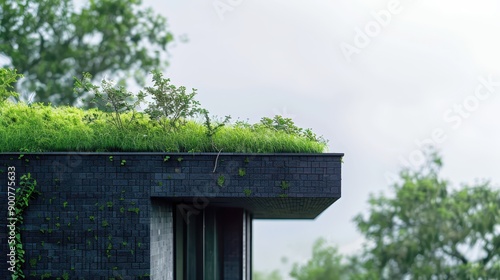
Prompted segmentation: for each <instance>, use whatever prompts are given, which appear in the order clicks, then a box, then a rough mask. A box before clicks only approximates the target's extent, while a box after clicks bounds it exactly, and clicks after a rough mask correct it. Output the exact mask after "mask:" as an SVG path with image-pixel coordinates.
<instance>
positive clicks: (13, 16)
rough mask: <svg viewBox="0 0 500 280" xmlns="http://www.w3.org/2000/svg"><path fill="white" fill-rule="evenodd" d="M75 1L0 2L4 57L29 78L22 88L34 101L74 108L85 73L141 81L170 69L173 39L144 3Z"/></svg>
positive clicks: (131, 0)
mask: <svg viewBox="0 0 500 280" xmlns="http://www.w3.org/2000/svg"><path fill="white" fill-rule="evenodd" d="M75 3H81V2H73V1H72V0H0V55H2V56H5V57H7V58H8V60H10V63H9V64H10V65H7V66H12V67H14V68H16V69H18V71H19V72H20V73H21V74H24V76H25V79H24V81H22V82H21V83H20V84H19V85H18V90H20V91H21V89H23V90H24V92H36V99H35V101H43V102H52V103H53V104H65V105H74V104H75V103H76V101H77V96H75V95H74V94H73V91H72V87H73V77H74V76H80V75H81V74H82V73H83V72H89V73H91V74H92V75H94V77H98V78H99V77H102V76H103V75H111V76H117V77H119V79H121V80H122V81H123V80H125V79H126V78H129V77H132V76H133V77H134V78H135V79H136V81H138V82H140V83H141V82H142V80H143V77H145V76H146V74H147V73H148V72H150V71H152V70H154V69H162V68H164V67H166V62H165V61H163V59H162V57H161V56H162V54H164V53H165V51H166V46H167V44H168V43H169V42H171V41H172V40H173V36H172V34H171V33H170V32H169V31H168V29H167V25H166V19H165V18H164V17H162V16H160V15H157V14H155V13H154V11H153V10H152V9H150V8H143V7H141V4H142V0H99V1H96V0H91V1H88V2H87V1H85V4H84V5H83V7H81V8H76V7H75ZM21 92H22V91H21Z"/></svg>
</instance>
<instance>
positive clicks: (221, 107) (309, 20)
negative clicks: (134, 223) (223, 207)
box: [145, 0, 500, 272]
mask: <svg viewBox="0 0 500 280" xmlns="http://www.w3.org/2000/svg"><path fill="white" fill-rule="evenodd" d="M214 3H224V4H227V5H230V6H231V5H232V6H231V7H232V10H231V11H226V12H225V13H223V14H222V16H219V14H218V13H217V12H216V10H215V9H214V6H213V4H214ZM145 4H146V5H151V6H153V7H154V8H155V10H156V11H158V12H160V13H162V14H163V15H165V16H166V17H167V18H168V21H169V24H170V27H171V30H172V31H173V32H174V33H175V34H177V35H180V34H187V36H188V37H189V42H188V43H186V44H177V45H176V46H172V48H171V49H170V62H171V66H170V68H169V69H168V72H167V76H169V77H171V78H172V81H173V82H174V83H175V84H177V85H185V86H187V87H194V88H197V89H198V92H199V95H198V98H199V100H200V101H201V102H202V105H204V106H205V107H206V108H208V109H209V110H210V111H211V112H212V113H213V114H216V115H219V116H224V115H227V114H230V115H232V116H233V118H234V119H236V118H238V117H239V118H240V119H247V118H248V119H250V121H252V122H255V121H258V120H259V119H260V118H261V117H263V116H268V117H272V116H273V115H275V114H281V115H284V116H287V117H292V118H293V119H294V121H295V122H296V123H297V124H298V125H299V126H301V127H310V128H312V129H313V130H314V131H315V132H317V133H318V134H322V135H324V136H325V137H326V138H327V139H330V152H343V153H345V154H346V156H345V158H344V162H345V164H344V165H343V174H342V175H343V178H342V179H343V181H342V198H341V199H340V200H339V201H338V202H336V203H335V204H334V205H332V206H331V207H330V208H329V209H328V210H327V211H325V212H324V213H323V214H322V215H320V216H319V217H318V218H317V219H316V220H314V221H255V223H254V268H255V269H257V270H260V271H262V270H267V271H270V270H272V269H275V268H281V269H282V270H283V271H284V272H288V271H289V266H290V264H291V263H293V262H297V261H305V260H306V259H307V258H309V257H310V254H311V252H310V251H311V248H312V243H313V242H314V240H315V239H316V238H318V237H320V236H323V237H326V238H327V239H328V241H329V242H331V244H337V245H338V246H340V249H341V251H342V252H345V253H350V252H353V251H355V250H356V249H358V248H359V247H360V244H361V241H362V239H361V236H360V235H359V233H357V231H356V229H355V226H354V224H353V223H352V222H351V219H352V218H353V217H354V216H355V215H356V214H358V213H360V212H363V211H366V209H367V203H366V201H367V198H368V194H369V193H374V192H375V193H376V192H379V191H382V190H385V191H387V190H388V185H389V183H388V182H387V180H386V178H385V175H386V174H389V173H392V174H395V173H397V172H398V170H399V167H400V166H401V164H402V162H401V161H400V157H402V158H406V159H408V158H409V156H410V155H411V154H412V152H414V151H415V150H416V149H417V146H416V145H415V140H423V139H425V138H428V137H431V135H432V133H433V131H434V130H435V129H438V130H441V132H442V133H443V134H444V135H445V136H443V137H442V138H439V139H441V140H442V141H441V142H442V143H440V144H439V145H438V148H440V149H441V151H442V154H443V157H444V163H445V168H444V176H445V177H447V178H449V179H450V180H451V181H452V182H453V183H454V184H455V185H456V186H458V185H459V184H460V183H462V182H469V183H472V182H474V180H475V179H481V178H486V179H491V180H492V181H493V182H496V183H498V182H500V175H499V172H498V167H499V166H500V149H498V145H499V144H498V143H500V131H499V120H500V110H499V106H500V86H495V87H494V88H493V89H494V90H496V92H495V93H493V94H490V95H489V96H487V97H485V98H483V100H478V99H477V98H476V99H474V98H475V97H474V91H475V90H476V88H477V87H478V86H479V85H480V82H479V80H478V77H480V76H481V77H485V79H487V78H488V75H492V77H493V80H495V81H497V80H498V81H500V69H499V65H500V51H498V50H500V32H499V30H500V28H499V27H500V17H498V14H499V5H500V4H499V2H498V1H475V2H471V1H465V0H459V1H457V0H455V1H451V0H441V1H440V0H432V1H431V0H421V1H416V0H414V1H411V0H401V1H373V0H371V1H368V0H366V1H362V0H354V1H352V0H350V1H347V0H337V1H326V0H322V1H320V0H309V1H297V0H288V1H276V0H266V1H264V0H254V1H244V0H222V1H193V0H188V1H186V0H183V1H181V0H163V1H160V0H156V1H153V0H150V1H145ZM389 6H390V7H392V10H393V11H395V10H394V7H397V8H396V10H397V11H399V12H396V13H395V14H392V15H391V18H390V21H389V20H388V18H387V17H385V18H384V19H385V20H386V22H385V23H384V25H385V26H382V27H380V25H378V26H379V27H380V30H377V29H376V28H377V25H374V23H370V22H371V21H373V20H374V17H373V13H378V12H379V11H381V10H387V9H388V7H389ZM366 26H368V27H369V28H372V29H370V30H369V32H370V31H371V32H372V35H374V36H373V37H370V38H369V40H370V42H369V43H367V44H366V46H362V48H359V53H356V54H353V55H352V56H350V58H351V61H350V62H349V61H348V60H347V59H346V57H345V56H344V55H343V53H342V50H341V48H340V46H341V44H342V43H346V44H350V45H352V46H354V47H355V46H356V44H355V35H356V28H359V29H361V30H364V29H365V27H366ZM377 33H378V34H377ZM358 39H359V38H358ZM358 43H359V42H358ZM365 43H366V42H365ZM358 46H361V45H359V44H358ZM482 90H483V91H482V93H483V94H486V93H487V91H485V90H484V89H482ZM481 96H482V97H484V96H485V95H481ZM464 100H465V101H466V103H467V104H466V105H467V106H468V107H467V108H468V110H467V109H464V110H465V113H464V116H465V115H466V114H468V115H467V118H465V117H459V115H458V113H456V112H453V111H450V112H447V111H448V110H449V109H451V110H453V106H454V104H462V103H463V102H464ZM445 114H448V115H447V116H448V118H449V119H448V120H445V119H444V115H445ZM457 118H458V119H457ZM459 121H461V123H458V122H459ZM443 139H444V140H443ZM282 256H286V257H287V258H288V263H287V264H286V265H284V264H282V262H281V258H282Z"/></svg>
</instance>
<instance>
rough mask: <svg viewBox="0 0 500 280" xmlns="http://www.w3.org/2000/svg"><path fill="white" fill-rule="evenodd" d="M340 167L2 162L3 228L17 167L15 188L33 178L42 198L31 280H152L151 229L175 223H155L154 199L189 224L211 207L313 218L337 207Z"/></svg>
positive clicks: (300, 160)
mask: <svg viewBox="0 0 500 280" xmlns="http://www.w3.org/2000/svg"><path fill="white" fill-rule="evenodd" d="M165 156H168V157H169V158H168V160H166V158H165ZM341 157H342V155H341V154H313V155H304V154H257V155H255V154H248V155H245V154H220V155H217V154H162V153H46V154H23V155H21V154H19V153H4V154H0V187H1V189H0V201H2V203H1V204H0V217H4V218H2V219H1V220H0V227H1V228H2V229H5V228H6V217H7V167H8V166H14V167H15V168H16V177H17V180H16V182H17V183H19V178H20V177H21V176H22V175H23V174H27V173H31V175H32V177H33V178H35V179H36V180H37V182H38V189H39V190H40V191H41V195H40V196H39V197H38V198H37V199H36V200H34V201H32V202H31V205H30V206H29V208H28V210H27V213H26V215H25V224H24V225H23V226H22V227H23V228H24V231H23V243H24V248H25V249H26V270H25V271H26V273H27V275H28V276H29V275H36V276H37V277H40V276H41V275H44V274H45V275H46V276H48V275H49V274H50V276H51V277H52V278H55V277H61V276H62V275H63V274H64V273H67V274H68V275H69V278H70V279H110V278H113V277H114V278H116V279H120V278H122V279H136V278H139V277H140V276H146V277H147V276H148V275H149V274H151V273H152V271H151V267H152V264H151V263H150V262H151V254H152V251H151V250H150V244H151V242H152V241H151V240H150V237H151V236H152V235H151V229H152V227H153V226H152V225H151V223H152V221H153V220H155V221H160V222H165V221H166V220H164V217H168V211H167V209H163V210H162V209H160V208H158V209H157V210H158V211H160V212H158V213H163V212H165V213H167V214H166V216H165V215H163V216H161V215H160V216H158V217H155V216H153V214H152V213H154V212H155V211H152V209H153V207H158V205H157V206H154V205H153V206H152V204H151V198H152V197H158V198H163V200H165V199H167V200H168V201H169V202H171V203H180V204H181V205H185V207H186V209H188V210H191V212H190V213H191V214H196V211H199V210H203V209H204V208H205V207H206V206H207V205H214V206H228V207H241V208H245V209H246V210H248V211H250V212H251V213H253V217H254V218H314V217H316V216H317V215H318V214H319V213H321V211H323V210H324V209H326V207H328V206H329V205H330V204H331V203H333V202H334V201H335V200H337V199H338V198H339V197H340V180H341V178H340V168H341V163H340V162H341ZM216 162H217V164H216ZM214 169H215V170H214ZM1 205H3V206H1ZM162 211H163V212H162ZM165 213H164V214H165ZM155 223H156V222H155ZM155 227H158V225H155ZM155 227H153V228H155ZM0 233H1V236H0V243H1V244H0V246H1V248H2V250H1V252H7V233H6V231H5V230H2V231H0ZM157 241H158V242H163V241H162V240H161V239H159V240H157ZM6 261H7V256H6V253H2V255H0V271H1V272H0V274H4V272H8V271H7V267H8V265H7V262H6ZM153 267H154V266H153ZM153 272H154V270H153ZM153 278H156V277H153Z"/></svg>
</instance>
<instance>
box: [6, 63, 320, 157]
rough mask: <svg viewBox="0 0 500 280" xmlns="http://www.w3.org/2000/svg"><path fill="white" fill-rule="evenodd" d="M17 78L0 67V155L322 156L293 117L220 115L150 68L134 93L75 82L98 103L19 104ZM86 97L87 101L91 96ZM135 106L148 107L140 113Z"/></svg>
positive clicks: (107, 83) (108, 83) (87, 78)
mask: <svg viewBox="0 0 500 280" xmlns="http://www.w3.org/2000/svg"><path fill="white" fill-rule="evenodd" d="M18 77H19V75H17V74H16V73H15V71H14V70H9V69H5V68H0V152H19V151H20V152H50V151H82V152H83V151H86V152H113V151H143V152H220V151H223V152H236V153H240V152H241V153H285V152H290V153H298V152H301V153H321V152H324V151H325V149H326V141H325V140H324V139H323V138H322V137H318V136H316V135H315V134H314V133H313V132H312V131H311V130H310V129H302V128H299V127H297V126H295V124H294V123H293V121H292V120H291V119H288V118H283V117H281V116H275V117H273V118H267V117H264V118H262V119H261V121H260V122H259V123H256V124H250V123H248V122H241V121H237V122H233V123H231V122H230V117H229V116H228V117H225V118H224V119H221V120H217V119H213V118H212V117H210V115H209V112H208V111H207V110H206V109H204V108H202V107H201V105H200V103H199V102H198V101H196V100H195V96H196V90H194V89H193V91H192V92H191V93H187V92H186V88H184V87H176V86H174V85H171V84H170V80H169V79H166V78H164V77H163V76H162V74H161V73H159V72H154V73H153V82H154V85H153V86H152V87H146V88H144V89H143V90H141V91H140V92H138V93H136V94H134V93H131V92H129V91H128V90H127V89H125V88H124V87H123V86H121V85H116V84H114V83H113V82H111V81H109V80H103V81H102V82H101V84H100V85H94V84H92V83H91V76H90V75H89V74H84V75H83V78H82V79H76V82H75V94H78V95H79V96H81V97H86V99H83V100H84V102H88V104H92V106H94V107H95V108H90V109H82V108H77V107H70V106H59V107H53V106H51V105H50V104H41V103H33V104H27V103H24V102H20V101H19V100H18V99H17V98H16V97H17V94H16V93H15V92H13V91H12V87H11V84H12V83H13V82H15V80H16V78H18ZM89 97H90V98H89ZM140 106H146V109H144V110H142V111H139V110H138V108H139V107H140Z"/></svg>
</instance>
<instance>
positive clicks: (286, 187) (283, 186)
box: [281, 181, 290, 190]
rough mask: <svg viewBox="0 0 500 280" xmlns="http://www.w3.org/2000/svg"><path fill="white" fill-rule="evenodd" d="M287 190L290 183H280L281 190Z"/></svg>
mask: <svg viewBox="0 0 500 280" xmlns="http://www.w3.org/2000/svg"><path fill="white" fill-rule="evenodd" d="M288 188H290V183H288V182H287V181H281V189H282V190H288Z"/></svg>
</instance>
